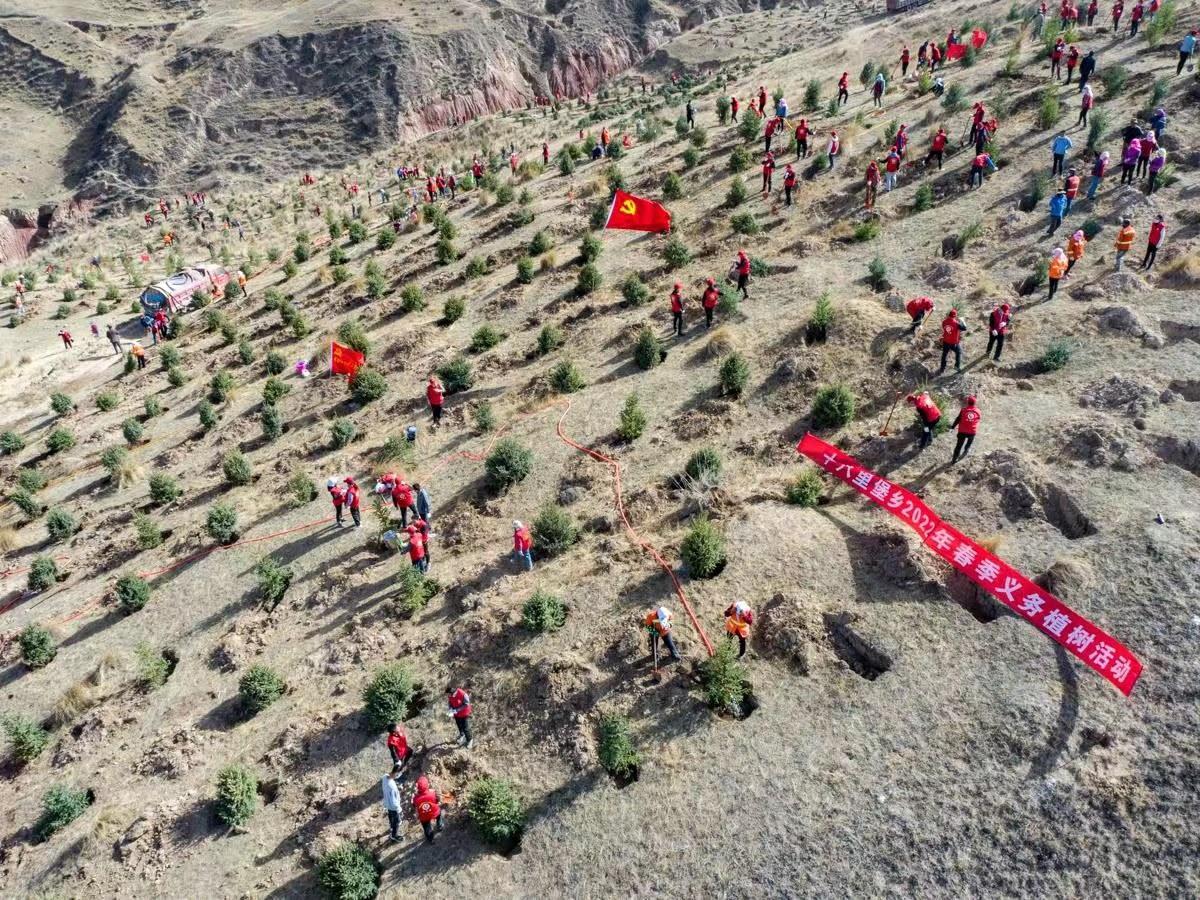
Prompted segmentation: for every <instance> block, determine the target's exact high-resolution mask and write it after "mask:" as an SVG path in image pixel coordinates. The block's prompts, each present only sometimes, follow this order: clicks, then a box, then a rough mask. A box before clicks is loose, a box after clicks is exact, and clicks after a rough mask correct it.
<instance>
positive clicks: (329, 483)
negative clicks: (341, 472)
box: [325, 478, 337, 487]
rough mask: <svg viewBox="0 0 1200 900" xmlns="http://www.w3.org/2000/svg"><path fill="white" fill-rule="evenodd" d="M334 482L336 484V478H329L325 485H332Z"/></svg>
mask: <svg viewBox="0 0 1200 900" xmlns="http://www.w3.org/2000/svg"><path fill="white" fill-rule="evenodd" d="M335 484H337V479H336V478H330V479H329V480H328V481H326V482H325V487H333V486H334V485H335Z"/></svg>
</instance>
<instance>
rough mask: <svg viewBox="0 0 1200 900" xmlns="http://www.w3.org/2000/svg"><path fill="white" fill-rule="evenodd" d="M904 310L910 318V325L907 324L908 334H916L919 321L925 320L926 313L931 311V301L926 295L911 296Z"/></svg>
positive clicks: (919, 324) (919, 325)
mask: <svg viewBox="0 0 1200 900" xmlns="http://www.w3.org/2000/svg"><path fill="white" fill-rule="evenodd" d="M904 309H905V311H906V312H907V313H908V316H909V318H910V319H912V325H910V326H909V329H908V334H916V332H917V329H918V328H920V327H921V323H922V322H924V321H925V316H926V314H927V313H931V312H933V301H932V300H930V299H929V298H928V297H913V298H912V299H911V300H909V301H908V303H907V304H905V306H904Z"/></svg>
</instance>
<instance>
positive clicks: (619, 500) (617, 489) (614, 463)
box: [555, 400, 713, 656]
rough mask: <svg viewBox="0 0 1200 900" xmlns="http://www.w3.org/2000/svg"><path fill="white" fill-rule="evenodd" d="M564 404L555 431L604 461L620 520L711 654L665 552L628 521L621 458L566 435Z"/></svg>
mask: <svg viewBox="0 0 1200 900" xmlns="http://www.w3.org/2000/svg"><path fill="white" fill-rule="evenodd" d="M563 403H564V404H566V405H565V408H564V409H563V412H562V415H561V416H559V417H558V425H557V426H556V428H555V431H556V432H557V433H558V438H559V440H561V441H562V442H563V443H564V444H566V445H567V446H569V447H574V448H575V449H576V450H578V451H579V452H580V453H586V454H587V455H588V456H590V457H591V458H592V459H594V460H596V462H601V463H604V465H606V466H608V468H609V470H610V471H611V472H612V476H613V495H614V497H615V499H616V505H617V512H618V513H620V515H621V521H622V522H623V523H624V524H625V530H626V531H627V532H629V537H630V539H631V540H632V541H633V542H634V543H635V544H637V546H638V547H640V548H641V549H642V550H644V551H646V553H648V554H650V556H651V558H653V560H654V561H655V562H656V563H658V564H659V566H661V567H662V570H663V571H664V572H666V573H667V577H668V578H670V579H671V584H672V585H673V586H674V588H675V594H676V596H678V597H679V602H680V603H682V604H683V608H684V611H685V612H686V613H687V616H688V619H689V620H690V621H691V623H692V627H693V628H694V629H696V634H698V635H700V640H701V641H703V642H704V648H705V649H706V650H707V651H708V655H709V656H712V655H713V645H712V642H711V641H710V640H709V639H708V635H707V634H705V633H704V629H703V628H702V627H701V625H700V621H699V620H698V619H697V618H696V613H695V612H694V611H693V610H692V604H690V603H689V602H688V598H687V595H686V594H685V593H684V592H683V585H681V584H680V583H679V579H678V578H677V577H676V575H675V570H674V569H672V568H671V566H670V564H669V563H668V562H667V561H666V560H665V559H663V558H662V554H661V553H659V552H658V550H657V549H656V548H655V547H654V545H653V544H651V543H650V542H649V541H647V540H646V539H645V538H643V537H642V536H641V535H640V534H638V532H637V529H635V528H634V527H633V524H632V523H631V522H630V521H629V516H627V515H626V514H625V500H624V498H623V496H622V493H621V462H620V460H617V459H614V458H613V457H611V456H607V455H605V454H603V453H601V452H600V451H599V450H593V449H592V448H591V447H585V446H584V445H583V444H580V443H577V442H575V441H574V440H572V439H571V438H569V437H567V435H566V433H565V432H564V431H563V420H564V419H566V417H567V413H569V412H570V411H571V401H570V400H564V401H563Z"/></svg>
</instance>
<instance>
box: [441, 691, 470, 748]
mask: <svg viewBox="0 0 1200 900" xmlns="http://www.w3.org/2000/svg"><path fill="white" fill-rule="evenodd" d="M468 688H470V685H469V684H467V683H466V682H463V684H462V686H461V687H455V686H454V685H453V684H451V685H450V686H449V687H448V688H446V693H447V697H446V705H447V706H448V707H449V708H448V709H447V711H446V715H448V716H450V718H452V719H453V720H454V724H455V726H456V727H457V728H458V743H460V744H462V745H463V746H464V747H465V748H466V749H468V750H470V749H471V744H472V743H473V739H472V738H471V695H470V693H469V692H468Z"/></svg>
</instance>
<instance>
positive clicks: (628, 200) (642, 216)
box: [604, 191, 671, 232]
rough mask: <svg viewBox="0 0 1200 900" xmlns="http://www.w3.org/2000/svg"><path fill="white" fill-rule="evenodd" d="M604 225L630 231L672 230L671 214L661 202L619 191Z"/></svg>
mask: <svg viewBox="0 0 1200 900" xmlns="http://www.w3.org/2000/svg"><path fill="white" fill-rule="evenodd" d="M604 227H605V228H624V229H627V230H628V231H654V232H659V231H670V230H671V214H670V213H669V212H667V210H666V207H664V206H663V205H662V204H661V203H655V202H654V201H653V200H647V199H645V198H644V197H635V196H633V194H627V193H625V192H624V191H617V193H616V195H615V196H614V197H613V202H612V209H610V210H609V211H608V221H607V222H605V223H604Z"/></svg>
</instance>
